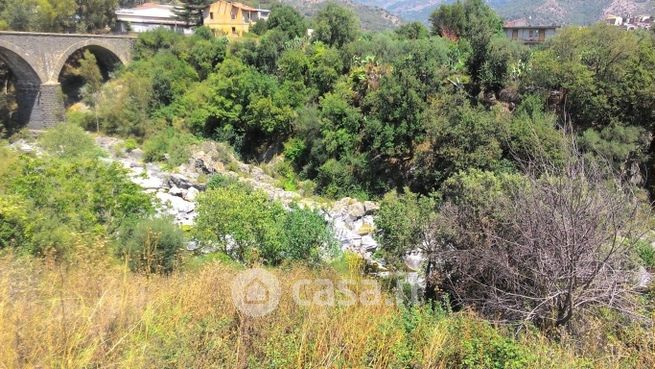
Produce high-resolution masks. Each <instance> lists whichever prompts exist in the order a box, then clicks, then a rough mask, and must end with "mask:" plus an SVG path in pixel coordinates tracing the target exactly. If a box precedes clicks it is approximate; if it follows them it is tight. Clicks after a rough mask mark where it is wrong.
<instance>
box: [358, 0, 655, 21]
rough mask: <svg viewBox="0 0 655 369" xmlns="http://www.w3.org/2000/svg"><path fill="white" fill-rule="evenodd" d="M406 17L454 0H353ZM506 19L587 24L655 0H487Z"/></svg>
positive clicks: (650, 7)
mask: <svg viewBox="0 0 655 369" xmlns="http://www.w3.org/2000/svg"><path fill="white" fill-rule="evenodd" d="M356 1H358V2H360V3H362V4H366V5H370V6H377V7H381V8H384V9H386V10H388V11H389V12H390V13H392V14H395V15H397V16H399V17H400V18H402V19H404V20H408V21H413V20H419V21H427V19H428V17H429V16H430V14H431V13H432V11H433V10H434V9H435V8H437V7H438V6H439V5H441V4H443V3H452V2H454V0H356ZM487 2H488V3H489V5H490V6H491V7H492V8H494V9H495V10H496V11H497V12H498V14H500V15H501V16H502V17H503V18H506V19H528V20H531V22H532V23H542V24H549V23H558V24H589V23H593V22H596V21H598V20H600V19H602V18H603V16H604V15H605V14H616V15H624V14H655V0H487Z"/></svg>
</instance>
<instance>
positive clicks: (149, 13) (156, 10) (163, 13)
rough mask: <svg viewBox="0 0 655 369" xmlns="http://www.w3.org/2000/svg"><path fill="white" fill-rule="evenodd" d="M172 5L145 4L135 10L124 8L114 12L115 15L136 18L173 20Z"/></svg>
mask: <svg viewBox="0 0 655 369" xmlns="http://www.w3.org/2000/svg"><path fill="white" fill-rule="evenodd" d="M174 8H175V7H174V6H172V5H162V4H155V3H145V4H143V5H140V6H137V7H135V8H124V9H118V10H116V15H119V16H120V15H133V16H138V17H149V18H150V17H155V18H174V17H175V13H173V9H174Z"/></svg>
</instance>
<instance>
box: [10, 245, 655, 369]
mask: <svg viewBox="0 0 655 369" xmlns="http://www.w3.org/2000/svg"><path fill="white" fill-rule="evenodd" d="M238 272H239V269H238V267H235V266H230V265H227V264H221V263H220V262H216V263H212V264H209V265H206V266H204V267H202V268H200V269H198V270H194V271H188V272H179V273H174V274H172V275H170V276H159V275H148V276H147V275H139V274H134V273H131V272H129V269H128V268H127V267H126V266H116V265H111V264H105V265H86V266H85V265H81V266H75V267H73V266H65V265H63V264H54V263H48V262H43V261H37V260H35V259H30V258H19V257H15V256H11V255H8V256H4V257H2V258H0V368H299V369H300V368H458V367H466V368H496V367H497V368H501V367H502V368H505V367H507V368H519V367H533V368H579V367H589V368H595V367H607V368H619V367H625V368H628V367H643V368H646V367H652V366H653V363H654V362H653V350H652V348H653V347H652V346H650V348H651V350H650V352H646V351H642V349H643V347H644V346H643V344H642V343H640V345H641V346H640V345H635V343H634V342H631V343H630V344H629V345H628V344H622V343H620V342H618V341H617V342H612V343H611V345H610V347H613V350H614V351H610V352H603V351H602V350H598V351H597V352H592V353H591V354H593V356H589V355H586V354H585V353H584V352H582V353H581V352H580V350H581V347H584V344H583V343H580V342H578V343H577V344H576V345H575V347H574V346H573V345H570V346H569V345H567V344H564V343H560V344H556V343H554V342H552V341H550V340H547V339H545V338H543V337H541V336H539V335H538V334H536V333H526V334H524V335H523V336H522V338H520V339H518V340H515V339H512V338H509V336H508V335H506V334H503V333H501V332H502V329H497V328H494V327H492V326H491V325H490V324H488V323H486V322H484V321H482V320H480V319H478V318H477V317H476V316H475V315H473V314H471V313H457V314H453V313H446V312H434V311H432V310H430V309H428V308H425V307H415V308H405V307H398V306H392V305H387V304H378V305H373V306H364V305H361V304H357V305H353V306H348V307H345V306H342V307H320V306H308V307H301V306H299V305H297V304H295V303H294V302H293V301H292V299H291V297H290V294H289V293H283V295H282V298H281V301H280V305H279V307H278V309H277V310H276V311H275V312H273V313H272V314H271V315H269V316H266V317H263V318H256V319H255V318H248V317H247V316H244V315H242V314H240V313H239V312H238V311H237V310H236V308H235V307H234V306H233V304H232V302H231V298H230V283H231V281H232V278H233V277H234V276H235V274H236V273H238ZM272 272H273V273H274V274H276V275H277V276H278V277H279V278H280V281H281V283H282V291H290V288H291V287H290V285H291V284H292V283H293V282H294V281H297V280H299V279H305V278H317V277H320V278H327V279H333V280H336V279H337V278H340V275H339V274H337V273H336V272H334V271H331V270H322V271H317V270H311V269H307V268H304V267H300V266H299V267H288V268H284V269H276V270H272ZM350 277H355V278H359V277H358V276H357V275H356V274H355V275H352V274H351V275H350ZM357 286H358V284H355V287H354V288H355V289H357V288H358V287H357ZM650 334H651V336H652V332H651V333H650ZM647 339H650V341H649V342H650V343H651V345H652V342H655V340H653V337H649V338H648V337H641V338H640V340H642V341H644V340H647ZM642 341H640V342H642ZM571 342H573V341H571ZM630 345H632V348H631V347H629V346H630ZM585 356H587V357H586V358H585Z"/></svg>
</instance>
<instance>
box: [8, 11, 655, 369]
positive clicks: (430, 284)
mask: <svg viewBox="0 0 655 369" xmlns="http://www.w3.org/2000/svg"><path fill="white" fill-rule="evenodd" d="M4 6H5V8H4V10H2V11H3V13H2V14H5V13H6V12H7V10H6V9H7V8H8V6H9V5H4ZM11 6H15V7H17V8H16V9H19V8H20V7H19V6H18V5H16V4H13V5H11ZM12 9H13V8H12ZM21 14H23V13H21V12H20V11H15V12H13V13H12V16H14V17H18V18H16V19H20V17H21V16H22V15H21ZM30 14H31V13H30ZM430 20H431V26H432V29H431V30H428V29H427V28H426V27H425V26H423V25H421V24H417V23H413V24H408V25H405V26H403V27H401V28H399V29H398V30H396V31H393V32H380V33H363V32H361V30H360V29H359V25H358V22H357V19H356V17H355V16H354V15H353V14H352V13H351V12H350V11H348V10H347V9H344V8H341V7H339V6H337V5H335V4H329V5H327V6H325V7H324V8H323V9H322V10H321V11H320V12H319V13H318V14H317V15H316V17H315V18H314V19H312V20H310V21H309V22H308V21H307V20H305V19H304V18H303V17H302V16H301V15H300V14H298V13H297V12H296V11H295V10H293V9H292V8H291V7H288V6H282V5H278V6H275V7H274V8H273V9H272V13H271V15H270V18H269V19H268V20H267V21H265V22H260V23H258V24H257V25H256V26H255V27H253V30H252V31H253V32H252V34H251V35H247V36H246V37H244V38H242V39H239V40H232V41H228V40H227V39H226V38H223V37H215V36H214V35H213V34H212V33H211V32H210V31H209V30H208V29H206V28H203V27H200V28H198V29H197V30H196V33H195V35H194V36H191V37H183V36H181V35H179V34H175V33H173V32H168V31H164V30H157V31H154V32H149V33H145V34H143V35H141V36H140V37H139V39H138V40H137V42H136V45H135V50H134V55H135V60H134V62H133V63H131V64H130V65H129V66H127V67H125V68H124V69H122V70H120V71H118V72H117V74H116V75H115V78H112V79H111V80H110V81H109V82H108V83H106V84H104V85H103V86H102V87H100V86H99V79H98V73H97V70H96V69H94V68H93V62H92V61H93V57H92V55H86V56H85V58H84V60H83V62H81V65H80V70H79V73H80V75H81V76H83V78H84V79H85V81H86V82H87V85H86V87H85V89H84V91H83V92H84V95H85V101H84V102H85V104H86V105H88V106H89V107H91V108H93V109H71V110H70V111H69V115H68V120H69V121H70V122H71V123H75V124H77V125H81V126H83V127H85V128H87V129H95V130H98V131H101V132H105V133H108V134H114V135H120V136H123V137H126V138H130V139H132V140H135V141H138V142H139V143H140V144H141V143H142V144H143V149H144V153H145V158H146V160H151V161H167V163H168V164H169V165H171V166H177V165H180V164H182V163H184V162H187V161H188V157H189V146H191V145H193V144H196V143H198V142H199V141H201V140H216V141H222V142H227V143H229V144H230V145H231V146H232V147H233V148H234V150H235V151H236V153H237V154H238V155H239V156H240V158H241V159H243V160H245V161H250V162H261V161H270V160H272V159H275V160H276V161H275V163H277V164H276V167H277V168H280V169H281V170H282V171H284V173H280V174H281V176H282V177H284V178H285V180H288V181H294V180H296V179H299V180H304V181H312V182H313V183H314V184H315V186H308V187H309V188H315V189H316V192H317V194H318V195H322V196H325V197H328V198H337V197H342V196H353V197H358V198H362V199H381V208H380V211H379V213H378V214H377V218H376V226H377V240H378V241H379V243H380V248H379V250H378V253H377V254H376V255H374V256H373V257H374V258H378V257H379V258H381V259H383V260H384V262H383V263H380V264H376V267H379V266H380V265H383V266H384V267H386V268H387V269H388V271H389V273H388V274H389V275H390V278H394V277H396V273H398V274H400V273H402V272H404V271H406V269H407V268H408V267H409V266H408V265H407V263H406V257H407V256H408V254H409V255H413V254H414V253H420V254H422V255H423V256H424V257H425V263H424V264H423V265H421V266H420V268H419V269H420V270H419V272H420V273H421V274H422V277H425V281H426V282H425V291H424V292H425V294H424V296H425V297H426V298H428V299H430V300H431V301H432V302H433V305H432V306H433V307H434V308H435V309H436V310H438V306H439V304H441V306H443V307H446V308H447V309H448V308H452V309H455V310H460V309H466V308H473V309H475V310H476V312H478V313H480V314H482V315H484V317H486V318H490V319H495V320H501V321H503V322H507V323H517V322H519V323H520V324H523V326H522V327H526V326H527V327H532V326H537V327H539V328H541V329H543V331H544V332H547V333H549V334H553V335H559V338H563V337H564V335H563V334H560V333H562V332H563V330H561V329H564V328H568V329H569V332H573V333H575V332H576V331H578V332H584V331H585V330H587V329H589V327H591V326H592V325H591V324H592V323H591V322H595V321H605V320H604V319H605V317H606V316H608V315H611V314H616V311H618V312H620V315H617V316H614V315H612V316H613V317H615V318H614V319H615V320H617V319H625V320H626V321H629V322H630V324H636V323H634V322H642V321H643V322H646V323H643V326H647V325H648V324H649V323H650V321H649V320H648V316H647V315H648V314H652V309H650V306H649V305H648V303H649V302H648V301H649V300H648V298H647V297H644V296H637V295H636V294H635V289H634V288H633V280H632V279H633V276H634V275H635V274H636V271H637V270H638V268H639V267H644V268H652V266H653V259H654V257H653V254H654V252H653V248H652V246H651V245H649V244H648V242H647V238H644V239H640V237H641V236H642V233H641V232H642V231H643V230H644V229H645V228H644V227H645V226H644V225H643V223H642V222H641V221H642V220H644V219H647V218H648V217H649V214H648V209H649V208H648V206H644V205H645V204H646V201H645V198H646V196H645V195H644V191H642V190H643V189H647V190H651V195H652V191H653V183H655V177H653V175H652V169H653V157H652V154H653V149H654V148H655V143H654V141H653V137H652V134H651V131H652V129H653V126H652V123H653V121H654V120H655V87H654V86H655V83H654V82H655V51H653V50H655V35H654V34H653V33H647V32H642V31H635V32H626V31H623V30H620V29H618V28H615V27H610V26H607V25H602V24H598V25H593V26H590V27H586V28H565V29H563V30H561V31H560V32H559V34H558V35H557V36H555V37H553V38H552V39H550V40H548V41H547V42H546V43H545V44H543V45H541V46H537V47H534V48H528V47H526V46H524V45H521V44H518V43H515V42H513V41H511V40H508V39H506V37H505V36H504V35H503V34H502V32H501V20H500V18H499V17H498V16H497V15H496V14H495V13H494V12H493V11H492V10H491V9H490V8H489V7H488V6H487V5H486V3H485V2H484V1H481V0H464V1H458V2H456V3H454V4H450V5H444V6H442V7H440V8H439V9H438V10H437V11H435V13H434V14H433V15H432V17H431V19H430ZM56 24H59V23H56ZM58 27H65V26H58ZM62 29H63V28H62ZM308 29H312V30H313V33H311V32H310V33H311V34H308ZM61 129H63V130H68V131H53V132H52V133H48V134H46V135H45V136H44V137H43V138H42V139H41V144H42V147H43V148H44V150H45V151H46V152H47V155H48V156H47V159H44V158H40V157H18V156H16V155H14V154H11V153H9V152H4V151H3V152H0V155H4V157H2V158H3V160H2V161H0V176H2V182H0V192H1V193H2V195H6V196H2V197H0V247H3V248H8V247H13V248H17V249H21V250H25V251H29V252H31V253H33V254H39V255H40V254H47V253H51V252H55V253H58V254H61V255H65V254H66V245H71V244H74V243H75V242H73V241H77V240H78V239H79V240H80V242H82V241H83V240H84V239H85V237H83V236H80V234H84V235H85V234H87V233H88V232H91V233H92V235H94V236H98V237H103V238H106V239H108V240H110V241H111V242H116V241H118V246H117V247H116V249H115V250H114V251H115V254H117V255H119V256H121V257H125V258H126V261H127V264H128V265H129V267H130V268H131V269H132V270H135V271H144V272H155V271H156V272H164V273H171V271H172V270H173V269H174V266H175V265H176V263H177V261H178V257H179V254H178V251H179V249H180V244H181V242H182V234H181V233H180V232H179V230H178V229H176V228H174V227H172V226H171V225H170V224H169V222H167V221H165V220H153V219H151V218H150V217H149V215H150V213H151V209H150V202H149V198H148V197H147V196H145V195H144V194H143V193H141V192H139V191H136V190H135V188H134V186H133V185H130V184H128V183H127V180H126V178H125V175H124V174H123V173H122V172H121V170H119V169H118V168H116V167H115V166H112V165H107V164H106V163H103V162H102V161H100V160H98V159H97V153H96V152H95V151H94V147H93V144H92V143H90V142H89V141H88V137H85V133H84V132H81V131H80V130H79V129H78V128H75V125H74V124H69V125H65V126H62V128H61ZM66 137H75V138H76V139H75V140H74V141H73V142H74V143H75V144H70V143H67V142H65V138H66ZM280 163H281V164H280ZM64 179H65V180H64ZM239 183H240V182H239V180H238V179H236V178H232V177H229V178H227V177H222V176H214V177H213V178H211V179H210V180H209V182H208V186H207V187H208V189H207V191H206V192H205V193H203V194H202V195H200V197H199V199H198V217H197V219H196V224H195V227H194V228H193V229H192V231H191V232H190V235H191V236H192V237H195V238H196V239H197V240H198V241H199V244H198V250H199V253H204V252H216V251H218V252H219V253H220V254H221V255H227V256H228V257H229V258H230V259H231V260H232V262H234V261H236V262H238V263H245V264H249V265H257V264H265V265H270V266H280V265H283V264H285V263H286V262H288V261H301V260H304V261H309V262H310V263H312V264H319V261H320V259H321V258H320V256H322V255H325V254H326V253H329V252H330V251H331V249H332V248H333V246H334V245H333V237H332V235H331V234H330V232H329V227H328V225H327V224H326V222H325V220H324V218H323V216H322V215H321V214H320V213H319V212H317V211H313V210H309V209H305V208H301V207H296V206H292V207H291V208H290V209H286V208H285V207H284V206H283V205H282V204H280V203H278V202H275V201H271V200H269V198H268V196H267V195H266V194H264V193H261V192H258V191H255V190H253V189H251V188H247V187H244V186H243V185H241V184H239ZM74 191H79V193H77V192H74ZM73 193H74V194H75V196H73V195H72V194H73ZM79 194H82V196H80V195H79ZM44 214H45V215H44ZM135 218H136V219H135ZM51 219H53V220H51ZM649 309H650V310H649ZM583 316H584V317H583ZM635 316H637V317H639V318H642V320H631V319H628V317H631V318H634V317H635ZM582 318H584V319H582ZM389 319H401V317H399V316H393V317H390V318H389ZM403 319H404V318H403ZM411 319H428V320H429V319H430V318H429V317H411V316H410V321H403V322H402V323H398V322H397V321H395V320H394V321H393V322H392V323H393V324H392V323H389V324H388V325H387V326H388V327H390V328H388V329H389V330H390V331H389V332H392V333H393V334H395V335H397V336H398V337H401V336H402V337H405V336H404V335H405V334H407V335H409V333H408V332H411V331H412V329H411V328H412V327H415V326H420V324H419V323H418V322H415V321H411ZM637 325H638V324H637ZM399 326H403V327H404V328H403V329H406V330H402V329H400V328H398V327H399ZM643 326H641V328H643ZM248 329H250V328H248ZM287 333H288V332H287ZM276 334H282V333H280V332H276ZM385 337H386V336H385ZM485 337H486V338H484V337H483V338H478V337H476V338H472V339H467V340H465V342H460V343H461V344H462V347H460V348H459V349H458V350H459V351H457V354H456V356H457V357H455V358H452V360H455V361H457V362H458V363H461V365H462V366H465V367H472V368H478V367H479V368H487V367H499V368H500V367H525V366H529V365H531V364H529V363H532V361H531V360H536V359H535V358H534V357H531V356H530V355H528V354H526V353H525V352H524V351H523V349H522V348H521V347H519V346H517V345H516V343H515V341H513V340H509V339H504V338H502V337H500V336H495V335H493V334H490V335H489V336H485ZM487 338H488V339H487ZM621 339H622V338H621ZM621 339H617V340H621ZM489 341H491V342H489ZM397 344H398V346H394V347H393V349H390V350H391V351H392V352H393V353H394V355H392V356H393V357H389V358H388V360H389V361H388V362H385V363H382V364H380V363H374V364H375V365H379V367H385V365H386V366H387V367H388V366H391V367H396V365H397V367H412V365H414V364H415V363H416V362H421V361H420V359H422V358H417V357H415V356H414V355H415V354H416V353H415V352H412V350H410V349H408V347H412V345H414V347H422V346H421V343H418V342H411V340H410V339H405V338H402V339H401V338H399V339H398V340H397ZM542 356H547V355H543V353H542ZM363 357H364V359H362V360H360V361H357V363H358V364H361V363H364V364H362V365H369V364H371V362H369V361H366V359H365V358H366V357H368V356H366V355H364V356H363ZM283 359H284V358H280V360H282V361H283ZM641 359H643V360H644V361H647V360H649V358H648V357H640V358H639V359H635V360H636V361H638V360H641ZM190 360H191V359H190ZM282 361H281V362H282ZM636 361H635V362H636ZM190 362H193V360H191V361H190ZM344 362H349V361H348V360H345V359H344ZM390 363H391V364H390ZM374 364H371V365H373V366H375V365H374ZM577 364H578V363H576V365H577ZM276 365H277V366H278V367H280V366H282V367H284V365H285V364H279V363H276V364H271V367H275V366H276ZM435 365H436V364H435ZM534 365H535V366H538V364H534ZM580 365H582V364H580ZM644 365H645V366H648V363H646V364H644ZM414 366H416V365H414ZM590 366H593V365H590Z"/></svg>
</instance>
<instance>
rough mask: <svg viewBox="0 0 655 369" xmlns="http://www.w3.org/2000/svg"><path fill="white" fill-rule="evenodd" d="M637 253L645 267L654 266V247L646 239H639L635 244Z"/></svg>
mask: <svg viewBox="0 0 655 369" xmlns="http://www.w3.org/2000/svg"><path fill="white" fill-rule="evenodd" d="M635 249H636V251H637V255H639V258H640V259H641V261H642V262H643V264H644V265H645V266H646V267H647V268H655V247H653V245H651V244H650V243H649V242H647V241H643V240H639V241H637V243H636V244H635Z"/></svg>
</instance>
